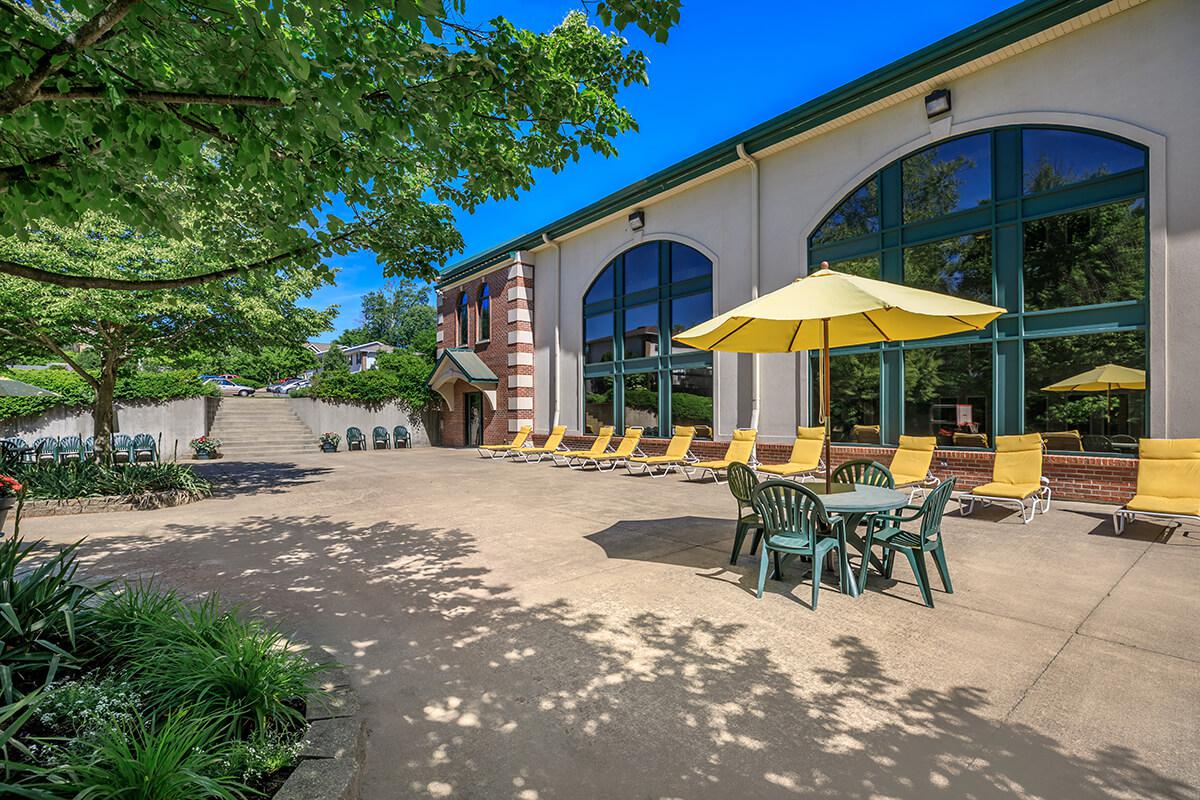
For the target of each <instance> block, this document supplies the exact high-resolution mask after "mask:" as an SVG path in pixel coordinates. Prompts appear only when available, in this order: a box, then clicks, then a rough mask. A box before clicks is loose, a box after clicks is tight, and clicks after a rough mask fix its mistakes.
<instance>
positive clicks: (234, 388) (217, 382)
mask: <svg viewBox="0 0 1200 800" xmlns="http://www.w3.org/2000/svg"><path fill="white" fill-rule="evenodd" d="M205 383H211V384H213V385H214V386H216V387H217V388H218V389H220V390H221V394H236V395H238V396H239V397H249V396H250V395H252V394H254V391H255V390H254V387H253V386H246V385H245V384H241V383H234V382H233V381H231V380H229V379H228V378H224V377H216V378H210V379H208V380H207V381H205Z"/></svg>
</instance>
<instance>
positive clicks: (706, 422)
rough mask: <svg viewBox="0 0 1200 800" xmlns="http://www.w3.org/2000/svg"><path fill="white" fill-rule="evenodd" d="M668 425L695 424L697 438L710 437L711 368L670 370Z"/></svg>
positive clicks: (711, 411) (711, 431) (711, 417)
mask: <svg viewBox="0 0 1200 800" xmlns="http://www.w3.org/2000/svg"><path fill="white" fill-rule="evenodd" d="M671 425H672V426H675V425H694V426H695V427H696V438H697V439H711V438H713V371H712V367H707V366H706V367H691V368H688V369H673V370H671Z"/></svg>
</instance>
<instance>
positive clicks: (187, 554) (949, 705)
mask: <svg viewBox="0 0 1200 800" xmlns="http://www.w3.org/2000/svg"><path fill="white" fill-rule="evenodd" d="M206 469H208V470H210V471H212V472H215V473H224V474H225V478H226V479H227V480H229V481H230V484H229V487H228V488H227V489H226V490H225V491H224V493H223V494H222V496H220V497H216V498H214V499H211V500H207V501H204V502H201V503H196V504H193V505H190V506H184V507H181V508H176V509H165V510H162V511H151V512H140V513H121V514H104V515H92V516H81V517H70V518H44V519H35V520H29V521H28V522H27V523H26V526H25V533H26V535H27V536H29V537H46V538H47V539H50V540H52V541H56V542H66V541H71V540H74V539H76V538H78V537H80V536H83V535H85V534H86V535H88V536H89V539H88V541H87V544H86V545H85V555H86V558H87V559H88V560H89V561H90V562H91V563H92V565H93V566H92V574H103V575H108V576H129V577H135V576H138V575H149V574H160V575H162V576H163V578H164V579H165V580H166V581H167V582H169V583H171V584H175V585H179V586H181V587H184V588H185V589H187V590H191V591H195V592H203V591H219V592H220V593H221V594H222V595H223V596H225V597H227V598H229V599H230V600H234V599H236V600H242V601H247V602H249V603H251V604H253V605H257V606H260V607H261V608H263V609H264V610H266V611H269V612H270V613H271V614H273V615H274V616H275V617H276V618H277V619H278V620H279V621H280V622H281V624H283V625H284V626H285V627H287V628H289V629H293V630H296V631H297V632H298V633H299V634H300V635H301V636H302V637H305V638H307V639H308V640H309V641H311V642H313V643H315V644H316V643H319V644H321V645H323V646H325V647H326V648H327V649H328V651H329V652H330V653H331V654H332V655H333V656H334V657H335V658H337V659H339V660H341V661H343V662H344V663H346V664H348V665H350V667H351V668H352V671H353V674H354V675H355V676H356V679H357V682H358V685H359V687H360V689H361V691H362V697H363V699H364V702H365V704H366V712H367V714H368V715H369V723H370V743H369V751H368V774H367V779H366V785H365V787H364V797H366V798H371V799H372V800H375V799H378V800H384V799H385V798H386V799H387V800H390V799H391V798H399V797H462V798H486V799H487V800H494V799H495V798H518V799H519V800H549V798H775V797H781V798H795V797H831V798H832V797H837V798H876V797H880V798H882V797H887V798H922V799H923V800H928V799H930V798H946V799H947V800H948V799H949V798H993V797H1038V798H1055V799H1061V798H1087V797H1105V798H1107V797H1130V798H1150V797H1153V798H1197V797H1200V788H1198V787H1200V631H1198V627H1197V620H1200V534H1195V535H1194V536H1193V537H1184V536H1182V535H1181V534H1180V533H1178V532H1176V533H1173V534H1167V533H1165V532H1164V531H1163V529H1162V528H1160V527H1157V526H1150V525H1146V524H1138V525H1135V526H1133V527H1132V528H1131V529H1130V531H1129V533H1128V534H1127V535H1126V536H1124V537H1122V538H1115V537H1113V536H1112V535H1111V527H1110V524H1109V522H1108V520H1107V509H1103V508H1099V507H1094V506H1090V507H1089V506H1074V507H1066V506H1063V505H1060V506H1058V507H1057V508H1056V509H1055V510H1054V511H1053V512H1051V514H1049V515H1047V516H1045V517H1039V518H1038V519H1037V520H1036V521H1035V523H1034V524H1032V525H1028V526H1023V525H1021V524H1020V523H1019V521H1018V520H1016V518H1015V517H1010V516H1006V515H1005V512H1003V511H1000V512H992V511H985V512H980V513H979V514H977V516H976V517H975V518H969V519H965V520H960V519H958V518H954V519H952V520H951V521H950V523H949V525H948V533H947V545H946V549H947V555H948V558H949V562H950V569H951V574H952V576H953V579H954V584H955V588H956V590H957V591H956V593H955V594H953V595H946V594H944V593H941V592H935V602H936V603H937V607H936V608H935V609H932V610H930V609H926V608H925V607H924V606H922V605H921V604H920V603H919V596H918V593H917V591H916V588H915V586H914V585H913V584H912V581H911V575H909V574H908V571H907V567H905V566H903V565H900V564H898V565H897V567H896V580H895V581H885V580H883V579H881V578H879V577H877V576H876V577H872V578H871V580H870V582H869V587H868V591H867V592H866V593H865V594H864V595H863V596H862V597H861V598H859V599H857V600H853V599H850V598H848V597H845V596H843V595H840V594H839V593H838V592H837V590H836V587H835V585H834V581H833V577H832V575H827V576H826V583H825V585H824V587H823V589H822V593H821V601H820V608H819V610H818V611H817V612H815V613H814V612H812V611H810V610H809V609H808V607H807V603H808V595H809V584H808V583H807V581H805V582H803V583H800V584H797V583H796V582H795V577H796V576H795V575H794V574H793V575H789V576H787V577H788V578H789V580H788V581H784V582H772V583H771V584H770V587H769V593H768V594H767V596H766V597H764V599H763V600H761V601H759V600H756V599H755V598H754V596H753V594H752V591H753V587H754V580H755V570H756V561H755V560H754V559H751V558H750V557H749V556H743V558H742V560H741V561H740V563H739V564H738V565H737V567H734V568H731V567H729V566H728V560H729V547H730V544H731V542H732V532H733V526H732V523H731V522H730V519H731V515H732V512H733V503H732V500H731V498H730V497H729V495H728V492H727V490H726V489H725V487H716V486H713V485H711V484H708V485H699V484H688V483H686V482H683V481H681V480H678V479H676V478H675V477H670V478H667V479H664V480H653V479H650V478H634V477H628V476H626V475H625V474H624V473H617V474H602V475H595V474H580V473H577V472H573V471H569V470H567V469H563V468H555V467H553V466H548V465H546V464H537V465H521V464H509V463H494V462H488V461H483V460H480V459H478V458H477V457H475V455H474V454H473V453H467V452H464V451H449V450H428V449H425V450H410V451H381V452H370V453H352V454H347V453H340V454H337V455H333V456H321V455H320V454H313V455H312V456H306V457H304V459H303V460H301V461H298V462H296V463H286V464H284V463H281V464H264V465H247V464H221V463H219V462H218V463H216V464H213V465H210V466H208V467H206ZM793 572H794V570H793ZM935 580H936V579H935Z"/></svg>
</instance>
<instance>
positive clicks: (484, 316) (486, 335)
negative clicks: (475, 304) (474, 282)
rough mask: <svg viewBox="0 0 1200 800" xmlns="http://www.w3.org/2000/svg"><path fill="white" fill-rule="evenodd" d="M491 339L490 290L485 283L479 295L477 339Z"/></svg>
mask: <svg viewBox="0 0 1200 800" xmlns="http://www.w3.org/2000/svg"><path fill="white" fill-rule="evenodd" d="M491 338H492V290H491V288H489V287H488V285H487V284H486V283H485V284H484V285H483V289H482V290H481V292H480V295H479V339H480V341H486V340H488V339H491Z"/></svg>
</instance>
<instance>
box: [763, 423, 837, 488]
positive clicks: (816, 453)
mask: <svg viewBox="0 0 1200 800" xmlns="http://www.w3.org/2000/svg"><path fill="white" fill-rule="evenodd" d="M824 446H825V426H824V425H818V426H817V427H815V428H804V427H800V428H796V443H795V444H793V445H792V454H791V455H790V456H788V460H787V463H785V464H759V465H758V466H757V467H755V468H754V471H755V472H759V473H762V474H764V475H770V476H771V477H774V478H792V477H795V476H797V475H804V474H805V473H809V472H816V471H817V470H819V469H822V468H823V467H824V464H822V463H821V448H822V447H824Z"/></svg>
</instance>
